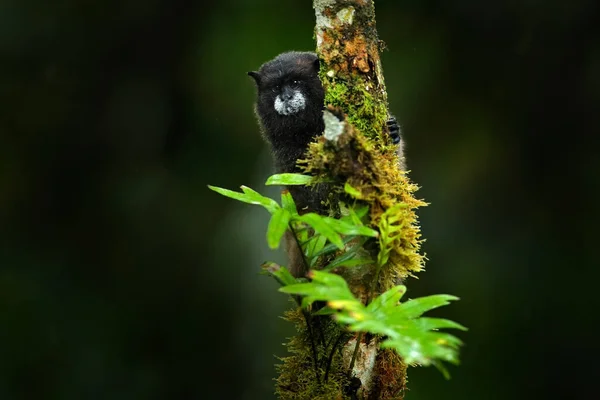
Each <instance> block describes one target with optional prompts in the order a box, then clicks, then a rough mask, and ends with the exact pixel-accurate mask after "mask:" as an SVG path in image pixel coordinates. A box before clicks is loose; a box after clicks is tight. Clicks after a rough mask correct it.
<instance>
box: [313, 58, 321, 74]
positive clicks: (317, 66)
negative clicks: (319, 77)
mask: <svg viewBox="0 0 600 400" xmlns="http://www.w3.org/2000/svg"><path fill="white" fill-rule="evenodd" d="M313 68H314V69H315V71H317V72H319V69H320V68H321V63H320V62H319V58H318V57H317V59H316V60H315V61H313Z"/></svg>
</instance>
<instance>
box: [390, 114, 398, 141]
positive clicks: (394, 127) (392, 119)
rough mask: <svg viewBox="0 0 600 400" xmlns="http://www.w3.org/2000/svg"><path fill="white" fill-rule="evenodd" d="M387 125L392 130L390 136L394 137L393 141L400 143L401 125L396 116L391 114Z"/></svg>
mask: <svg viewBox="0 0 600 400" xmlns="http://www.w3.org/2000/svg"><path fill="white" fill-rule="evenodd" d="M387 127H388V130H389V131H390V138H391V139H392V143H394V144H398V143H400V125H398V121H396V117H394V116H393V115H392V116H390V118H389V119H388V120H387Z"/></svg>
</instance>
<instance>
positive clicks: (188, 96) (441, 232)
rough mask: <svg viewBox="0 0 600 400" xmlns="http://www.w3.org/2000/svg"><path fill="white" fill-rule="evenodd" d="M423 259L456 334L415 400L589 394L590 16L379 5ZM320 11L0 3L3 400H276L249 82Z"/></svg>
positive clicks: (568, 8)
mask: <svg viewBox="0 0 600 400" xmlns="http://www.w3.org/2000/svg"><path fill="white" fill-rule="evenodd" d="M376 10H377V27H378V31H379V35H380V37H381V39H383V40H384V41H385V42H386V43H387V46H388V50H387V51H385V52H384V53H383V55H382V57H383V67H384V72H385V78H386V82H387V85H388V92H389V101H390V106H391V109H392V112H393V113H395V114H396V115H397V116H398V119H399V120H400V122H401V124H402V126H403V130H404V138H405V141H406V151H407V158H408V165H409V168H410V169H411V170H412V172H411V177H412V178H413V180H414V181H416V182H417V183H418V184H419V185H421V186H422V189H421V190H420V191H419V192H418V195H419V197H421V198H423V199H425V200H426V201H428V202H430V203H431V204H430V206H429V207H426V208H424V209H422V210H420V212H419V215H420V216H421V221H422V229H423V233H424V236H425V238H426V239H427V242H426V243H425V244H424V250H425V252H426V253H427V256H428V258H429V261H428V263H427V270H426V271H425V272H424V273H422V274H421V275H420V279H419V280H415V279H412V280H409V281H408V282H407V284H408V287H409V296H412V297H416V296H421V295H429V294H434V293H451V294H455V295H458V296H460V297H461V301H459V302H456V303H453V304H452V305H451V306H449V307H446V308H445V309H442V310H439V312H438V313H437V314H438V315H443V316H445V317H448V318H451V319H455V320H457V321H459V322H461V323H463V324H465V325H467V326H468V327H469V328H470V331H469V332H466V333H461V334H460V337H462V338H463V339H464V340H465V342H466V346H465V347H464V349H463V351H462V356H461V357H462V360H463V363H462V365H461V366H460V367H459V368H455V367H451V369H450V370H451V373H452V376H453V378H452V380H450V381H445V380H444V379H443V378H442V376H441V375H440V374H439V373H438V372H437V371H436V370H434V369H432V368H420V369H419V368H411V369H410V370H409V379H410V382H409V387H410V392H409V393H408V396H407V399H412V400H417V399H419V400H425V399H477V400H483V399H490V400H496V399H498V400H499V399H502V400H505V399H512V400H517V399H523V400H531V399H563V398H565V399H567V398H568V399H589V398H592V397H593V395H594V393H596V394H597V392H598V391H597V390H596V389H595V387H596V385H597V384H598V378H600V376H599V375H598V370H597V368H598V367H597V361H596V360H594V357H595V356H596V355H597V354H595V353H597V350H598V348H599V344H598V340H599V339H598V330H597V329H596V328H595V323H597V322H599V321H598V305H600V304H599V302H598V300H597V299H596V296H597V293H598V289H597V287H598V278H599V273H598V269H599V268H598V267H599V262H598V250H597V242H598V240H597V226H598V218H597V214H596V212H595V211H596V209H597V208H598V201H599V196H598V194H599V190H598V187H597V184H598V172H599V171H600V168H599V159H600V157H598V146H597V143H598V134H599V133H600V129H599V127H600V124H599V119H600V117H599V113H598V104H599V101H600V37H599V34H598V31H599V30H598V29H597V22H598V16H599V15H598V5H597V2H596V1H594V0H589V1H583V0H582V1H571V2H568V1H560V0H549V1H545V2H542V1H533V0H528V1H496V2H491V1H490V2H487V1H481V0H454V1H444V0H422V1H414V0H402V1H391V0H388V1H384V0H380V1H377V2H376ZM313 26H314V14H313V10H312V8H311V2H310V1H283V0H252V1H251V0H245V1H242V0H239V1H227V0H221V1H206V2H202V1H199V0H197V1H191V0H143V1H142V0H121V1H117V0H106V1H92V0H89V1H84V0H81V1H75V0H62V1H58V0H57V1H52V2H49V1H45V0H44V1H42V0H39V1H31V0H26V1H23V0H2V1H0V96H1V102H0V107H1V109H0V133H1V141H0V163H1V164H0V227H1V228H0V229H1V230H0V400H13V399H14V400H17V399H36V400H41V399H52V400H54V399H61V400H62V399H65V400H71V399H77V400H80V399H111V400H113V399H115V400H118V399H177V400H179V399H182V400H187V399H243V400H246V399H271V398H273V397H272V394H271V393H272V384H273V382H272V381H271V378H272V377H273V376H274V370H273V364H274V362H275V358H274V356H273V355H274V354H275V355H283V354H284V349H283V347H282V346H281V343H282V342H283V341H284V337H285V335H288V334H290V333H291V329H290V327H289V326H288V324H286V323H285V322H283V321H281V320H280V319H279V318H278V316H279V315H280V314H281V312H282V311H283V310H284V309H285V308H286V307H288V305H289V303H288V302H287V299H286V297H285V296H284V295H281V294H278V293H277V292H276V285H275V284H274V283H273V282H271V281H270V280H269V279H268V278H266V277H264V276H259V275H258V274H257V272H258V271H259V264H260V263H261V262H262V261H264V260H267V259H273V260H282V259H283V255H282V254H281V252H271V251H269V250H268V249H267V246H266V243H265V240H264V231H265V227H266V222H267V213H266V212H264V210H262V209H259V208H257V207H252V206H249V205H244V204H241V203H240V204H238V203H236V202H234V201H231V200H228V199H225V198H223V197H220V196H218V195H217V194H215V193H213V192H211V191H209V190H208V189H207V188H206V185H207V184H214V185H218V186H223V187H228V188H236V187H238V186H239V185H241V184H247V185H250V186H252V187H254V188H256V189H257V190H259V191H261V192H263V193H272V194H274V195H276V189H274V188H270V189H268V190H267V189H266V188H265V187H264V186H263V182H264V179H265V178H266V176H267V175H269V173H270V158H269V154H268V152H267V150H266V147H265V145H264V143H263V142H262V140H261V138H260V135H259V132H258V128H257V125H256V123H255V119H254V115H253V111H252V101H253V96H254V87H253V82H252V81H251V79H250V78H248V76H247V75H246V72H247V71H249V70H252V69H256V68H258V67H259V66H260V64H261V63H262V62H264V61H266V60H268V59H270V58H271V57H273V56H275V55H276V54H278V53H279V52H282V51H285V50H291V49H296V50H312V49H314V46H315V44H314V41H313V39H312V35H313Z"/></svg>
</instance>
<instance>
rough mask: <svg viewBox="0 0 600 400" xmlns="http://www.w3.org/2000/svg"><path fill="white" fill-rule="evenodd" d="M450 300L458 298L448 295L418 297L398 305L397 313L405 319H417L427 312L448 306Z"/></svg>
mask: <svg viewBox="0 0 600 400" xmlns="http://www.w3.org/2000/svg"><path fill="white" fill-rule="evenodd" d="M452 300H458V297H456V296H451V295H449V294H436V295H433V296H426V297H419V298H416V299H412V300H409V301H407V302H406V303H402V304H400V305H399V306H398V312H399V313H401V314H402V315H403V316H405V317H406V318H417V317H420V316H421V315H422V314H424V313H425V312H427V311H429V310H433V309H434V308H438V307H441V306H445V305H447V304H449V303H450V301H452Z"/></svg>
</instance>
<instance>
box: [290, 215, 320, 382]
mask: <svg viewBox="0 0 600 400" xmlns="http://www.w3.org/2000/svg"><path fill="white" fill-rule="evenodd" d="M288 227H289V228H290V231H292V235H294V240H295V241H296V245H297V246H298V249H300V254H302V262H303V264H304V272H305V273H306V272H308V269H309V267H308V261H307V260H306V255H305V254H304V251H302V246H301V245H300V241H299V240H298V235H296V230H295V229H294V226H293V225H292V223H291V222H289V223H288ZM298 303H299V306H300V308H302V303H301V302H300V301H298ZM302 315H303V316H304V321H305V322H306V329H307V330H308V336H309V337H310V345H311V348H312V353H313V362H314V367H315V377H316V378H317V382H318V383H319V384H320V383H321V377H320V376H319V360H318V358H317V345H316V344H315V335H314V333H313V329H312V323H311V322H312V319H313V318H312V315H310V313H309V312H308V311H307V310H304V309H302ZM321 336H323V331H322V330H321Z"/></svg>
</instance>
